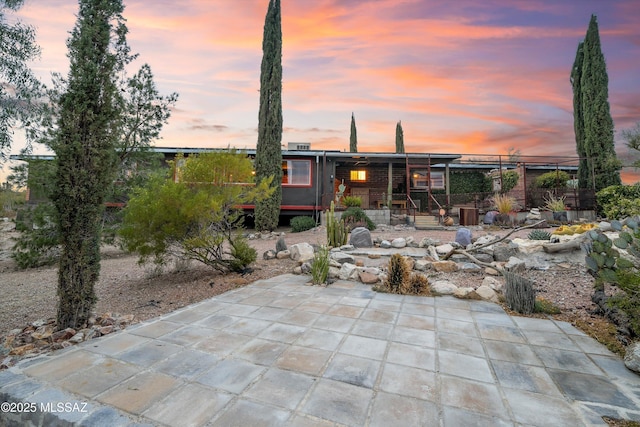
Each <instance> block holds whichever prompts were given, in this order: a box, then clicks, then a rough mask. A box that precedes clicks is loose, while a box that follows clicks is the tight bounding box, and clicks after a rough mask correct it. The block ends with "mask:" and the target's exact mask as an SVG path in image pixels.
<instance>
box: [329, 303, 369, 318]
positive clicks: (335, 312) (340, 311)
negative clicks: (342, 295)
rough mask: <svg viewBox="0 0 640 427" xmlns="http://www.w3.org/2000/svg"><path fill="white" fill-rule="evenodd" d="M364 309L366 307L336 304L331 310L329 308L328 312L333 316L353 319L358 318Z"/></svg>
mask: <svg viewBox="0 0 640 427" xmlns="http://www.w3.org/2000/svg"><path fill="white" fill-rule="evenodd" d="M363 311H364V309H363V308H362V307H355V306H351V305H342V304H335V305H334V306H332V307H331V308H330V309H329V310H327V314H330V315H332V316H340V317H349V318H352V319H356V318H358V317H360V315H361V314H362V312H363Z"/></svg>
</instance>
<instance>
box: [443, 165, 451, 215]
mask: <svg viewBox="0 0 640 427" xmlns="http://www.w3.org/2000/svg"><path fill="white" fill-rule="evenodd" d="M444 188H445V193H446V200H447V206H451V188H449V162H447V163H445V164H444Z"/></svg>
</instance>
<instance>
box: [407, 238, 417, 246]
mask: <svg viewBox="0 0 640 427" xmlns="http://www.w3.org/2000/svg"><path fill="white" fill-rule="evenodd" d="M405 240H406V242H407V246H411V247H414V248H415V247H416V246H418V244H417V243H416V239H414V238H413V236H408V237H407V238H406V239H405Z"/></svg>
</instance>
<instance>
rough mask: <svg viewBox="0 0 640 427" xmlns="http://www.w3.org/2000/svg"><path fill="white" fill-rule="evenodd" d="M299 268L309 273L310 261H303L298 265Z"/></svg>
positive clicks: (304, 272)
mask: <svg viewBox="0 0 640 427" xmlns="http://www.w3.org/2000/svg"><path fill="white" fill-rule="evenodd" d="M300 269H301V270H302V273H303V274H309V273H311V263H310V262H303V263H302V265H301V266H300Z"/></svg>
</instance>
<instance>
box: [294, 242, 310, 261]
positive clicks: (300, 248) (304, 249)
mask: <svg viewBox="0 0 640 427" xmlns="http://www.w3.org/2000/svg"><path fill="white" fill-rule="evenodd" d="M289 252H291V259H292V260H294V261H298V262H305V261H310V260H312V259H313V246H311V245H310V244H309V243H306V242H303V243H296V244H295V245H291V247H290V248H289Z"/></svg>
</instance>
